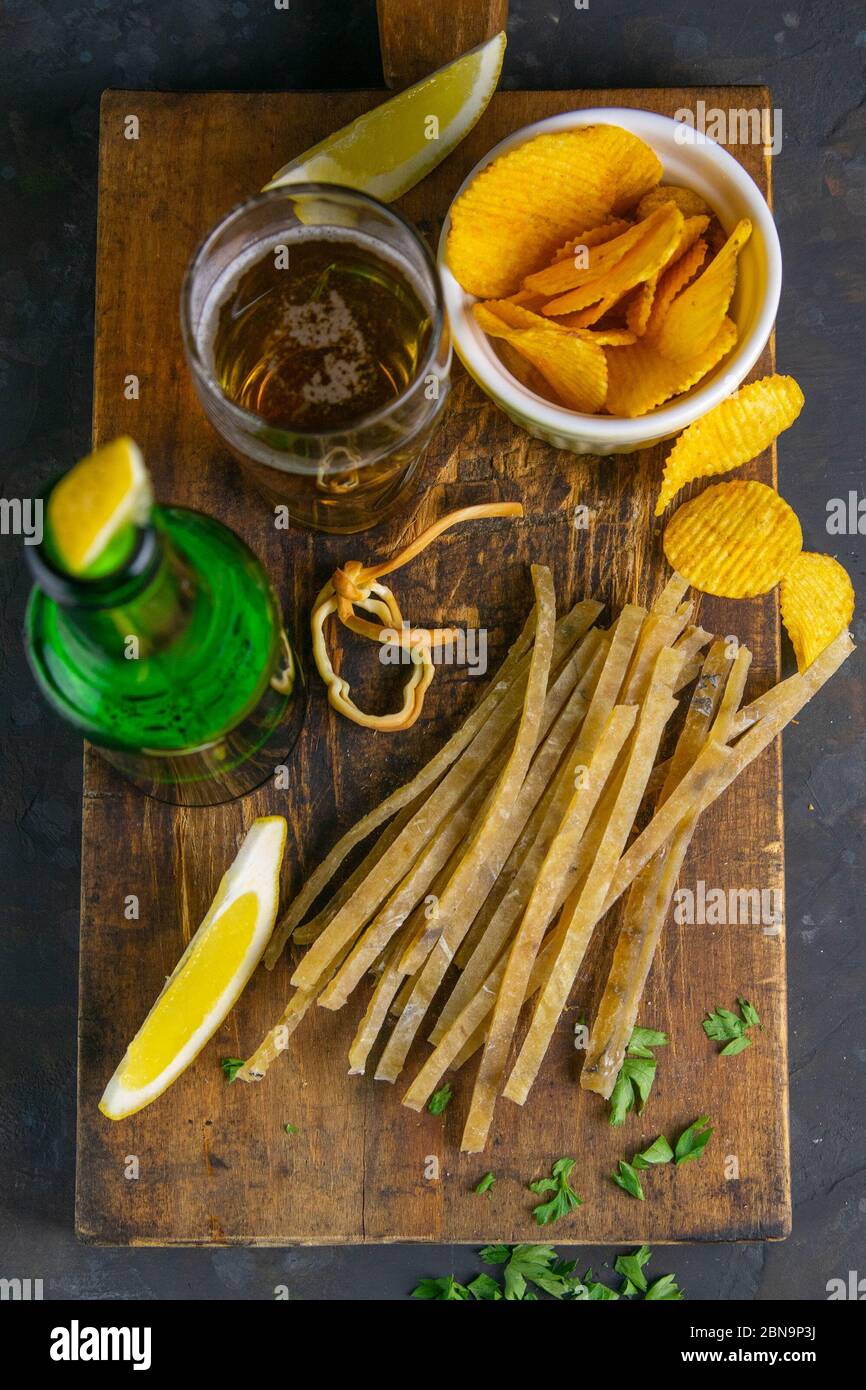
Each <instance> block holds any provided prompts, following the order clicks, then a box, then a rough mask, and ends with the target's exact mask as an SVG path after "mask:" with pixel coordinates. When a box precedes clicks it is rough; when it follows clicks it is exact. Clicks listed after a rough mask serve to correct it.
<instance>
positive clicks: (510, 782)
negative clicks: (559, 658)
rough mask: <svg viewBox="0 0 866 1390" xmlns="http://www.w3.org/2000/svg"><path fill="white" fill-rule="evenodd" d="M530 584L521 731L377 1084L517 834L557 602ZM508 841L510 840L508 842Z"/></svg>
mask: <svg viewBox="0 0 866 1390" xmlns="http://www.w3.org/2000/svg"><path fill="white" fill-rule="evenodd" d="M532 580H533V584H534V586H535V594H536V604H537V608H538V625H537V628H536V637H535V645H534V648H533V661H532V665H531V668H530V675H529V680H528V682H527V686H526V699H525V703H524V707H523V714H522V716H521V720H520V727H519V729H518V732H517V737H516V739H515V741H514V747H513V748H512V750H511V756H510V758H509V760H508V763H507V764H506V767H505V769H504V771H503V773H502V776H501V778H500V780H499V782H498V783H497V787H496V792H495V795H494V797H493V799H492V801H491V805H490V807H489V810H488V813H487V815H486V817H485V819H484V822H483V823H482V824H481V825H480V826H479V827H478V829H477V830H476V832H475V835H474V836H473V838H472V841H471V843H470V844H469V846H468V848H467V851H466V854H465V855H464V857H463V859H462V860H461V862H460V864H459V866H458V868H457V870H456V871H455V873H454V875H453V876H452V878H451V879H450V881H449V883H448V886H447V888H446V889H445V891H444V893H443V894H442V897H441V898H440V900H439V916H440V922H441V925H442V933H441V935H440V936H439V938H438V940H437V942H436V949H435V950H434V951H433V952H432V953H431V955H430V956H429V957H428V960H427V963H426V965H425V966H424V969H423V970H422V972H421V975H420V976H419V979H418V983H417V985H416V986H415V989H414V990H413V991H412V996H411V998H410V1000H409V1003H408V1004H407V1006H406V1008H405V1009H404V1010H403V1012H402V1014H401V1015H400V1018H399V1020H398V1022H397V1025H396V1027H395V1028H394V1031H393V1033H392V1034H391V1038H390V1040H389V1042H388V1045H387V1047H386V1048H385V1052H384V1053H383V1055H382V1058H381V1060H380V1062H379V1066H378V1067H377V1069H376V1077H377V1079H380V1080H394V1079H395V1078H396V1076H397V1075H398V1074H399V1071H400V1068H401V1067H402V1065H403V1061H404V1059H405V1057H406V1054H407V1052H408V1050H409V1047H410V1046H411V1043H412V1039H413V1038H414V1036H415V1034H416V1032H417V1030H418V1027H419V1026H420V1024H421V1021H422V1019H423V1017H424V1015H425V1014H426V1012H427V1009H428V1007H429V1005H430V1003H431V1001H432V999H433V995H434V994H435V993H436V990H437V989H438V988H439V985H440V984H441V982H442V978H443V976H444V974H445V971H446V970H447V968H448V965H449V962H450V961H451V960H452V959H453V955H454V951H455V950H456V947H457V945H458V944H459V941H460V940H462V937H463V935H464V934H465V932H466V931H467V930H468V926H469V923H470V922H471V921H472V918H473V917H474V915H475V912H476V911H477V909H478V907H479V906H480V904H481V902H482V901H483V898H484V896H485V895H486V892H487V890H488V889H489V887H490V885H491V884H492V883H493V882H494V881H495V879H496V878H497V876H498V874H499V871H500V869H501V868H502V865H503V864H504V862H505V860H506V858H507V857H508V854H509V852H510V850H511V846H512V845H513V843H514V840H515V839H516V837H517V834H519V829H518V830H517V831H516V832H514V831H513V830H512V812H513V809H514V803H515V801H516V799H517V796H518V794H519V791H520V788H521V786H522V785H523V781H524V778H525V776H526V773H527V771H528V769H529V764H530V760H531V758H532V755H533V753H534V751H535V746H536V743H537V740H538V730H539V725H540V723H541V719H542V715H543V711H544V702H545V689H546V686H547V673H548V669H549V666H550V654H551V647H552V640H553V627H554V621H555V613H556V599H555V596H554V591H553V580H552V578H551V574H550V571H549V570H548V569H546V568H545V567H544V566H540V565H533V567H532ZM509 837H511V838H509Z"/></svg>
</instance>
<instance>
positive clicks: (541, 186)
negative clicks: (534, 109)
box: [447, 130, 618, 299]
mask: <svg viewBox="0 0 866 1390" xmlns="http://www.w3.org/2000/svg"><path fill="white" fill-rule="evenodd" d="M617 188H618V183H617V171H616V170H615V169H613V168H612V167H609V166H608V165H606V164H605V163H604V162H603V161H601V160H600V159H599V158H598V154H597V152H596V150H595V148H594V147H592V146H591V145H590V142H589V141H588V140H587V138H586V132H585V131H583V130H569V131H562V132H560V133H558V134H549V135H537V136H536V137H535V138H534V139H533V140H527V142H526V144H524V145H518V146H517V147H516V149H513V150H509V151H508V152H507V153H506V154H502V155H500V156H499V157H498V158H497V159H494V160H493V162H492V164H490V165H488V167H487V168H486V169H484V170H482V172H481V173H480V174H478V175H477V176H476V177H475V178H474V179H473V180H472V182H471V183H470V184H469V186H468V188H466V189H464V191H463V192H462V193H461V194H460V197H459V198H458V199H457V200H456V202H455V203H454V204H453V206H452V208H451V229H450V231H449V234H448V247H447V256H448V265H449V266H450V268H451V271H452V273H453V274H454V276H455V277H456V279H457V280H458V281H459V282H460V284H461V285H462V286H463V288H464V289H465V290H467V291H468V292H469V293H470V294H474V295H477V296H478V297H479V298H480V299H498V298H501V297H502V296H503V295H507V294H510V293H511V292H512V291H513V290H516V289H517V288H518V287H519V285H520V282H521V281H522V279H523V277H524V276H525V275H527V274H528V273H529V272H530V271H531V270H532V269H533V268H534V267H535V266H538V265H543V264H544V263H545V262H547V261H549V260H550V258H551V257H552V256H553V254H554V252H555V251H556V248H557V247H558V246H561V245H562V243H563V242H564V241H565V240H566V239H567V238H568V237H569V236H573V235H574V229H575V227H593V226H597V225H598V224H599V223H601V222H603V221H604V220H605V218H606V217H607V216H608V214H609V213H610V211H611V205H612V203H613V201H614V198H615V196H616V191H617Z"/></svg>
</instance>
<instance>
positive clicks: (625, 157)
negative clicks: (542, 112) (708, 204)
mask: <svg viewBox="0 0 866 1390" xmlns="http://www.w3.org/2000/svg"><path fill="white" fill-rule="evenodd" d="M583 133H584V135H585V136H586V137H587V141H588V143H589V145H590V151H591V158H592V159H596V160H598V162H599V163H600V164H601V165H602V167H603V168H605V169H610V170H611V171H612V172H613V175H614V178H615V181H616V191H615V194H614V198H613V203H612V205H611V207H612V211H613V212H614V213H616V214H617V216H619V215H620V214H621V213H623V212H628V211H629V209H631V208H633V207H634V205H635V203H637V202H639V201H640V199H641V198H643V197H644V195H645V194H647V193H649V191H650V189H651V188H655V186H656V184H657V183H658V181H659V179H660V178H661V176H662V173H663V172H664V171H663V169H662V164H661V160H660V159H659V157H658V155H657V154H656V152H655V150H653V149H651V148H650V146H649V145H648V144H647V143H646V141H644V140H641V138H640V136H638V135H633V134H632V132H631V131H630V130H623V128H622V126H618V125H593V126H584V128H583ZM586 225H588V223H586V222H585V223H584V226H586Z"/></svg>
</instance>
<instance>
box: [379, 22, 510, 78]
mask: <svg viewBox="0 0 866 1390" xmlns="http://www.w3.org/2000/svg"><path fill="white" fill-rule="evenodd" d="M376 14H377V17H378V21H379V47H380V49H381V52H382V72H383V73H384V76H385V81H386V82H387V84H388V86H389V87H395V88H397V89H401V88H403V87H408V86H409V85H410V83H412V82H417V81H418V80H419V78H422V77H426V75H427V73H430V72H435V70H436V69H437V68H440V67H442V66H443V64H445V63H447V62H449V61H450V60H451V59H452V58H453V57H455V55H456V54H458V53H465V52H466V51H467V49H469V48H474V47H475V46H476V44H479V43H483V42H484V40H485V39H490V38H492V37H493V35H494V34H498V33H499V31H500V30H501V29H504V28H505V26H506V24H507V22H508V0H424V3H423V4H407V3H406V0H376Z"/></svg>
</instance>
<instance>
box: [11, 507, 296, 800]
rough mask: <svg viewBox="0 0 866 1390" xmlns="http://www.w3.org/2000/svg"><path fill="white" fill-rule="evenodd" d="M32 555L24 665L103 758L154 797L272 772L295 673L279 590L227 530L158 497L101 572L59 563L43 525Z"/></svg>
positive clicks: (193, 796)
mask: <svg viewBox="0 0 866 1390" xmlns="http://www.w3.org/2000/svg"><path fill="white" fill-rule="evenodd" d="M45 511H46V514H47V515H50V508H49V507H47V506H46V509H45ZM27 553H28V558H29V560H30V564H31V568H32V570H33V574H34V578H35V581H36V583H35V587H34V589H33V591H32V593H31V595H30V600H29V603H28V607H27V617H26V642H27V653H28V657H29V660H30V664H31V667H32V669H33V672H34V674H35V676H36V679H37V681H38V683H39V685H40V687H41V689H42V691H43V693H44V694H45V696H46V697H47V698H48V700H49V701H50V703H51V704H52V705H53V706H54V708H55V709H56V710H57V711H58V712H59V713H60V714H61V715H63V717H64V718H65V719H67V720H69V721H70V723H72V724H74V725H76V727H77V728H79V729H80V730H81V732H82V733H83V734H84V735H85V736H86V737H87V738H88V739H90V741H91V742H92V743H93V744H95V745H96V746H97V747H98V748H99V749H100V751H101V752H102V753H103V754H104V755H105V757H107V758H108V760H109V761H110V762H112V763H114V764H115V766H117V767H118V768H120V770H121V771H122V772H124V773H125V774H126V775H127V776H128V777H129V778H131V780H132V781H133V782H135V784H136V785H137V786H139V787H141V788H142V790H144V791H146V792H148V793H149V794H150V795H152V796H156V797H158V798H159V799H160V800H164V801H171V802H176V803H178V804H181V805H192V806H199V805H213V804H216V803H218V802H221V801H227V800H230V799H231V798H233V797H235V796H240V795H243V794H244V793H245V792H248V791H251V790H252V789H253V788H255V787H257V786H260V785H261V784H262V783H263V782H264V781H265V780H266V779H267V778H268V777H270V776H272V775H273V773H274V769H275V767H276V766H279V765H281V764H282V762H283V761H284V759H285V758H286V756H287V755H288V753H289V752H290V751H291V749H292V747H293V745H294V742H295V740H296V738H297V735H298V733H299V731H300V726H301V723H302V720H303V714H304V690H303V682H302V680H301V677H300V672H299V669H298V666H297V663H296V660H295V656H294V653H293V650H292V647H291V645H290V642H289V639H288V637H287V636H286V632H285V628H284V626H283V620H282V615H281V612H280V605H279V600H278V599H277V597H276V595H275V594H274V592H273V590H272V588H271V586H270V584H269V582H268V578H267V575H266V573H265V571H264V569H263V568H262V566H261V565H260V563H259V561H258V560H257V559H256V557H255V556H254V555H253V554H252V552H251V551H250V550H249V549H248V547H247V546H246V545H244V543H243V542H242V541H241V540H240V539H239V538H238V537H237V536H236V535H235V534H234V532H232V531H230V530H229V529H228V528H227V527H225V526H223V525H222V524H221V523H220V522H218V521H215V520H214V519H213V518H212V517H208V516H204V515H202V514H201V513H199V512H194V511H189V510H187V509H185V508H182V507H153V508H152V510H151V512H150V516H149V519H148V520H147V521H146V522H145V523H144V524H142V525H135V526H130V527H128V528H127V529H126V532H125V534H124V535H123V536H122V537H119V538H118V541H117V544H116V545H115V546H114V547H113V548H112V553H111V555H107V556H106V560H110V561H111V563H112V564H113V567H111V568H109V570H108V572H107V573H106V572H104V571H105V561H103V563H102V564H101V565H99V566H97V567H96V570H95V572H89V573H88V574H87V575H85V576H81V575H76V576H72V575H70V574H69V573H68V572H66V571H64V569H63V568H62V567H61V566H60V565H59V564H58V562H57V559H56V550H55V549H54V547H53V546H52V538H51V534H50V529H49V530H48V531H47V532H46V536H45V539H44V540H43V543H42V544H41V545H40V546H31V547H28V549H27Z"/></svg>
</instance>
